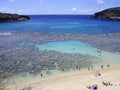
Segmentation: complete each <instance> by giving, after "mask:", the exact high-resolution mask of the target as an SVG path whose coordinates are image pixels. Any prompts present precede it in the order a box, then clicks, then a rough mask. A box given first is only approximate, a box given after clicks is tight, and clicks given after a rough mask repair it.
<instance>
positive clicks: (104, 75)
mask: <svg viewBox="0 0 120 90" xmlns="http://www.w3.org/2000/svg"><path fill="white" fill-rule="evenodd" d="M100 73H101V76H98V77H95V71H87V70H86V71H79V70H76V71H73V72H65V73H62V74H59V75H56V76H50V77H46V78H42V79H41V78H29V80H28V81H27V82H21V83H19V84H17V87H16V89H17V90H20V88H23V87H26V86H31V87H32V90H89V89H87V86H89V85H92V84H97V85H98V88H99V89H98V90H120V85H119V84H120V67H119V66H117V67H112V68H111V67H110V68H108V69H103V70H100ZM103 81H105V82H111V83H112V84H113V86H104V85H103V84H102V82H103ZM7 90H15V87H14V85H13V86H12V85H10V86H8V87H7Z"/></svg>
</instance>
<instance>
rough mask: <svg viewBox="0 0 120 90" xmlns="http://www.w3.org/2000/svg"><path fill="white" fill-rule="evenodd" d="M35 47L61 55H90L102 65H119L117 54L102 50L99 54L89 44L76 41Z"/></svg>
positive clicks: (49, 43)
mask: <svg viewBox="0 0 120 90" xmlns="http://www.w3.org/2000/svg"><path fill="white" fill-rule="evenodd" d="M36 47H37V48H38V49H39V50H54V51H57V52H61V53H80V54H83V55H92V56H95V57H98V58H100V59H101V60H102V62H103V63H111V64H113V63H114V64H117V63H118V62H119V63H120V60H119V58H120V55H119V54H115V53H110V52H106V51H102V50H101V53H100V52H98V49H97V48H94V47H91V46H90V45H89V44H87V43H85V42H82V41H78V40H68V41H56V42H48V43H43V44H37V45H36ZM119 63H118V64H119Z"/></svg>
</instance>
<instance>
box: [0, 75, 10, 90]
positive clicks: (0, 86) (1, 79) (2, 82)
mask: <svg viewBox="0 0 120 90" xmlns="http://www.w3.org/2000/svg"><path fill="white" fill-rule="evenodd" d="M8 77H9V75H8V74H0V90H5V86H6V84H7V80H6V79H7V78H8Z"/></svg>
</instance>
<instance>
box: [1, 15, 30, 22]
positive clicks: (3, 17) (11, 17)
mask: <svg viewBox="0 0 120 90" xmlns="http://www.w3.org/2000/svg"><path fill="white" fill-rule="evenodd" d="M26 20H30V17H28V16H25V15H18V14H9V13H0V22H4V21H26Z"/></svg>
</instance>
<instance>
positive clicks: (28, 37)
mask: <svg viewBox="0 0 120 90" xmlns="http://www.w3.org/2000/svg"><path fill="white" fill-rule="evenodd" d="M29 16H30V18H31V19H30V20H28V21H16V22H3V23H0V33H2V32H13V33H14V34H11V35H8V36H7V35H2V36H1V35H0V60H2V59H4V60H6V62H5V63H8V64H5V65H4V64H3V62H2V61H1V62H0V65H1V66H0V68H6V69H4V70H3V72H4V71H5V72H10V73H11V72H12V73H17V74H18V75H19V74H25V76H26V74H28V73H29V74H37V73H39V74H40V75H41V73H42V74H43V75H44V76H48V74H50V73H54V72H55V73H56V71H60V72H61V71H62V70H64V71H68V69H72V70H74V69H75V67H76V66H79V67H81V68H86V69H87V68H88V67H93V68H100V65H101V64H103V65H107V64H110V65H119V64H120V60H119V58H120V53H119V52H120V47H119V46H120V40H119V38H120V34H119V32H120V22H119V21H113V20H103V19H94V18H91V16H90V15H29ZM116 32H118V33H117V34H116ZM21 33H22V34H21ZM23 33H24V34H23ZM28 33H29V34H28ZM30 33H31V34H30ZM34 33H35V34H34ZM36 33H37V34H36ZM38 33H42V34H38ZM68 33H69V34H68ZM108 33H114V34H110V35H109V34H108ZM13 63H14V65H13ZM8 67H9V68H8ZM52 70H53V71H52ZM54 70H55V71H54ZM23 76H24V75H23Z"/></svg>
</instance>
